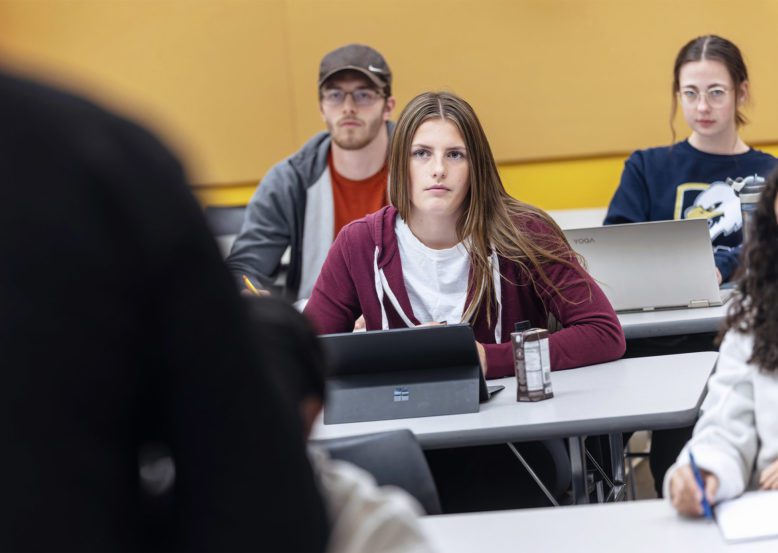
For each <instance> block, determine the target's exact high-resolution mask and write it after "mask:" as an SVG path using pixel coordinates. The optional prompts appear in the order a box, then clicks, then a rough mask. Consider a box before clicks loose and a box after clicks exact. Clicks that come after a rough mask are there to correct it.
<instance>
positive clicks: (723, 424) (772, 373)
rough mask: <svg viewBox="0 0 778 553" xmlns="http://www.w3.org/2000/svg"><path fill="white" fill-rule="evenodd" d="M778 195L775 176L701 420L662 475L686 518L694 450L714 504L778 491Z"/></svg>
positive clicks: (691, 504) (692, 505) (693, 501)
mask: <svg viewBox="0 0 778 553" xmlns="http://www.w3.org/2000/svg"><path fill="white" fill-rule="evenodd" d="M777 193H778V173H773V174H772V175H771V177H770V178H769V179H768V182H767V186H766V188H765V190H764V191H763V192H762V197H761V199H760V202H759V205H758V207H757V212H756V217H755V220H754V227H753V229H752V231H753V233H752V235H751V242H750V243H748V244H746V253H745V259H744V261H745V263H744V264H743V266H744V267H747V271H743V272H741V274H740V281H739V284H738V287H739V290H740V293H739V294H737V295H735V297H733V298H732V305H731V306H730V307H729V310H728V313H727V319H726V325H725V327H724V329H723V330H722V333H721V336H722V340H721V348H720V353H719V360H718V365H717V367H716V372H715V373H714V374H713V376H711V379H710V381H709V383H708V396H707V397H706V399H705V402H704V403H703V405H702V415H701V416H700V419H699V421H698V422H697V425H696V426H695V428H694V434H693V436H692V438H691V440H689V442H688V443H687V444H686V446H685V447H684V449H683V450H682V451H681V454H680V455H679V457H678V460H677V461H676V463H675V465H674V466H673V467H672V468H671V469H670V470H669V471H668V472H667V474H668V476H667V477H666V478H665V482H664V488H665V496H666V497H669V498H670V500H671V502H672V504H673V506H674V507H675V508H676V509H677V510H678V512H679V513H681V514H683V515H687V516H701V515H702V514H703V509H702V506H701V500H702V491H701V490H700V488H699V486H698V485H697V483H696V481H695V478H694V474H693V472H692V469H691V466H690V461H689V459H690V453H693V454H694V458H695V461H696V463H697V465H698V467H699V469H700V472H701V474H702V478H703V482H704V484H705V496H706V497H707V499H708V501H709V502H710V503H711V504H716V503H719V502H721V501H724V500H727V499H731V498H733V497H737V496H738V495H740V494H741V493H743V492H744V491H746V490H755V489H762V490H772V489H778V339H776V337H778V222H777V219H778V198H777V197H776V196H777ZM668 492H669V493H668Z"/></svg>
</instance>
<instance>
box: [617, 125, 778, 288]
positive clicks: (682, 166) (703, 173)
mask: <svg viewBox="0 0 778 553" xmlns="http://www.w3.org/2000/svg"><path fill="white" fill-rule="evenodd" d="M776 161H778V160H776V158H774V157H773V156H771V155H770V154H767V153H765V152H761V151H759V150H754V149H750V150H748V151H747V152H745V153H743V154H736V155H716V154H708V153H705V152H701V151H700V150H697V149H696V148H694V147H693V146H691V145H690V144H689V142H688V141H686V140H684V141H683V142H679V143H677V144H675V145H673V146H664V147H661V148H649V149H647V150H638V151H636V152H634V153H633V154H632V155H631V156H630V157H629V159H628V160H627V161H626V163H625V164H624V172H623V173H622V174H621V182H620V183H619V187H618V189H616V193H615V194H614V195H613V199H612V200H611V203H610V206H609V207H608V213H607V215H606V216H605V224H606V225H613V224H618V223H638V222H643V221H663V220H668V219H692V218H705V219H707V220H708V228H709V229H710V236H711V241H712V242H713V251H714V257H715V260H716V267H718V269H719V271H720V272H721V276H722V278H723V279H724V281H725V282H726V281H727V280H729V278H730V277H731V276H732V274H733V273H734V272H735V269H737V267H738V264H739V255H738V254H739V251H740V243H741V241H742V236H743V233H742V230H741V229H742V226H743V220H742V217H741V214H740V200H739V199H738V197H737V196H736V195H735V193H734V191H733V190H732V189H731V187H730V186H729V185H728V184H727V182H726V181H727V179H732V180H737V179H748V178H749V177H753V176H754V175H759V176H760V177H763V178H766V177H767V175H768V174H769V173H770V172H771V171H772V170H773V168H774V167H775V166H776Z"/></svg>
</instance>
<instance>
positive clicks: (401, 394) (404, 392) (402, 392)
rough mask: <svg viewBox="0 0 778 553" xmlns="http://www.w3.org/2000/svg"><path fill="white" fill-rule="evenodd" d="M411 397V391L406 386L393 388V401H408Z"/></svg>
mask: <svg viewBox="0 0 778 553" xmlns="http://www.w3.org/2000/svg"><path fill="white" fill-rule="evenodd" d="M410 399H411V392H410V390H408V388H395V389H394V401H409V400H410Z"/></svg>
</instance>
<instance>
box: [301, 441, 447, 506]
mask: <svg viewBox="0 0 778 553" xmlns="http://www.w3.org/2000/svg"><path fill="white" fill-rule="evenodd" d="M311 443H312V444H314V445H316V446H318V447H321V448H323V449H324V450H325V451H327V452H328V453H329V455H330V457H331V458H333V459H339V460H341V461H348V462H349V463H353V464H354V465H356V466H358V467H360V468H361V469H363V470H365V471H367V472H369V473H370V474H371V475H372V476H373V478H375V480H376V482H377V483H378V485H379V486H386V485H391V486H397V487H398V488H402V489H403V490H405V491H406V492H408V493H409V494H411V495H412V496H413V497H415V498H416V500H417V501H418V502H419V503H421V506H422V507H423V508H424V510H425V511H426V512H427V514H428V515H439V514H440V513H441V512H442V510H441V507H440V499H439V498H438V490H437V488H436V487H435V481H434V480H433V478H432V473H431V472H430V469H429V466H428V465H427V459H426V458H425V457H424V452H423V451H422V449H421V446H420V445H419V442H418V441H417V440H416V437H415V436H414V435H413V432H411V431H410V430H393V431H391V432H379V433H376V434H365V435H362V436H349V437H345V438H334V439H331V440H318V441H312V442H311Z"/></svg>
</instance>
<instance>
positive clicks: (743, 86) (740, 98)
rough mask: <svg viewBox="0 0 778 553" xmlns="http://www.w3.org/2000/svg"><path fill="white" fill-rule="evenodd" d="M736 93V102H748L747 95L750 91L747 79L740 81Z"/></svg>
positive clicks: (740, 103)
mask: <svg viewBox="0 0 778 553" xmlns="http://www.w3.org/2000/svg"><path fill="white" fill-rule="evenodd" d="M738 89H739V90H738V95H737V103H738V105H739V106H741V105H743V104H745V103H746V102H748V96H749V94H750V92H751V89H750V85H749V83H748V81H743V82H742V83H740V86H739V87H738Z"/></svg>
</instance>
